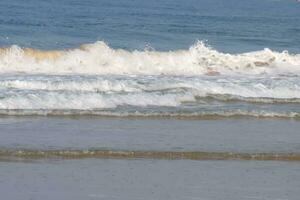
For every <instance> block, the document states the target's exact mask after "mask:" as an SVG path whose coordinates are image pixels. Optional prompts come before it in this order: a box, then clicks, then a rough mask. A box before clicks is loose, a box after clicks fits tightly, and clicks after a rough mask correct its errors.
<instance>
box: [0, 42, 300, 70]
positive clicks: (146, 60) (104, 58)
mask: <svg viewBox="0 0 300 200" xmlns="http://www.w3.org/2000/svg"><path fill="white" fill-rule="evenodd" d="M0 73H27V74H39V73H44V74H102V75H103V74H119V75H127V74H131V75H203V74H206V75H218V74H236V73H238V74H272V73H275V74H297V75H298V74H300V54H296V55H292V54H289V53H288V52H287V51H283V52H275V51H272V50H270V49H264V50H261V51H255V52H249V53H242V54H227V53H221V52H218V51H217V50H214V49H213V48H211V47H208V46H206V45H205V44H204V43H203V42H201V41H199V42H197V43H196V44H195V45H193V46H191V47H190V48H189V49H188V50H177V51H169V52H159V51H154V50H147V49H146V50H144V51H137V50H136V51H126V50H122V49H113V48H110V47H109V46H108V45H106V44H105V43H104V42H102V41H98V42H96V43H94V44H85V45H82V46H81V47H80V48H77V49H69V50H61V51H59V50H58V51H42V50H34V49H28V48H21V47H19V46H11V47H9V48H2V49H0Z"/></svg>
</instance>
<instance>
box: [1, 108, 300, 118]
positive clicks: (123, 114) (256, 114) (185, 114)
mask: <svg viewBox="0 0 300 200" xmlns="http://www.w3.org/2000/svg"><path fill="white" fill-rule="evenodd" d="M0 115H4V116H93V117H94V116H98V117H118V118H174V119H186V120H188V119H223V118H241V117H242V118H266V119H271V118H278V119H300V113H298V112H275V111H268V110H259V111H258V110H241V109H236V110H223V111H222V110H221V111H197V112H189V111H184V110H182V111H178V110H175V111H173V112H172V111H158V110H151V111H138V110H136V109H133V110H132V111H108V110H106V111H105V110H75V109H74V110H50V109H48V110H47V109H40V110H26V109H24V110H22V109H19V110H17V109H10V110H3V109H0Z"/></svg>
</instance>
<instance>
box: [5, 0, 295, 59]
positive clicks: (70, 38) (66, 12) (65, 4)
mask: <svg viewBox="0 0 300 200" xmlns="http://www.w3.org/2000/svg"><path fill="white" fill-rule="evenodd" d="M98 40H101V41H105V42H106V43H107V44H108V45H109V46H111V47H112V48H122V49H130V50H134V49H139V50H142V49H144V48H145V47H147V46H150V47H152V48H154V49H156V50H166V51H168V50H176V49H187V48H189V47H190V46H191V45H192V44H194V43H195V42H196V41H197V40H203V41H207V44H209V45H211V46H212V47H214V48H215V49H217V50H219V51H222V52H231V53H232V52H234V53H240V52H249V51H254V50H262V49H264V48H270V49H272V50H277V51H283V50H288V51H290V52H293V53H299V52H300V3H299V2H296V1H295V0H247V1H246V0H242V1H241V0H226V1H224V0H186V1H182V0H153V1H146V0H112V1H106V0H85V1H82V0H48V1H45V0H42V1H41V0H27V1H23V0H2V1H1V2H0V46H10V45H12V44H16V45H19V46H22V47H31V48H38V49H64V48H74V47H77V46H79V45H81V44H85V43H93V42H95V41H98Z"/></svg>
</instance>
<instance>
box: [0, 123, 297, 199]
mask: <svg viewBox="0 0 300 200" xmlns="http://www.w3.org/2000/svg"><path fill="white" fill-rule="evenodd" d="M299 130H300V123H299V121H298V120H278V119H246V118H245V119H215V120H178V119H132V118H130V119H129V118H102V117H74V118H72V117H2V118H0V138H1V140H0V147H1V151H0V152H1V153H0V157H1V158H0V188H1V189H0V191H1V199H2V198H3V199H14V200H40V199H43V200H53V199H56V200H77V199H78V200H82V199H103V200H106V199H115V200H127V199H128V200H134V199H145V200H148V199H149V200H152V199H157V200H169V199H170V200H176V199H178V200H182V199H203V200H253V199H256V200H298V199H299V196H300V192H299V186H300V162H299V159H290V158H289V159H283V158H287V157H283V158H281V157H280V156H292V157H293V156H296V158H298V157H297V156H298V155H299V153H300V134H299ZM253 156H254V157H253ZM255 156H256V157H255ZM270 156H271V157H270ZM272 156H273V157H272ZM112 158H113V159H112ZM259 160H260V161H259ZM270 160H273V161H270ZM275 160H277V161H275ZM278 160H281V161H278Z"/></svg>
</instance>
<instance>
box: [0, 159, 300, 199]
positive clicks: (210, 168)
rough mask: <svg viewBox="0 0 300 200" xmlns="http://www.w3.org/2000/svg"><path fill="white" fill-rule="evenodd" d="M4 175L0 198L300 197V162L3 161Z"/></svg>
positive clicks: (0, 164) (0, 171) (0, 167)
mask: <svg viewBox="0 0 300 200" xmlns="http://www.w3.org/2000/svg"><path fill="white" fill-rule="evenodd" d="M0 177H1V179H0V188H1V191H3V192H2V193H1V199H14V200H29V199H31V200H40V199H43V200H53V199H56V200H77V199H78V200H82V199H114V200H127V199H128V200H135V199H145V200H153V199H157V200H168V199H170V200H176V199H178V200H182V199H201V200H202V199H203V200H253V199H257V200H298V199H299V196H300V191H299V185H300V163H299V162H278V161H189V160H171V161H170V160H152V159H150V160H144V159H140V160H109V159H81V160H59V161H55V160H50V161H49V160H40V161H35V162H25V163H24V162H21V163H18V162H0ZM4 191H5V192H4Z"/></svg>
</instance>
